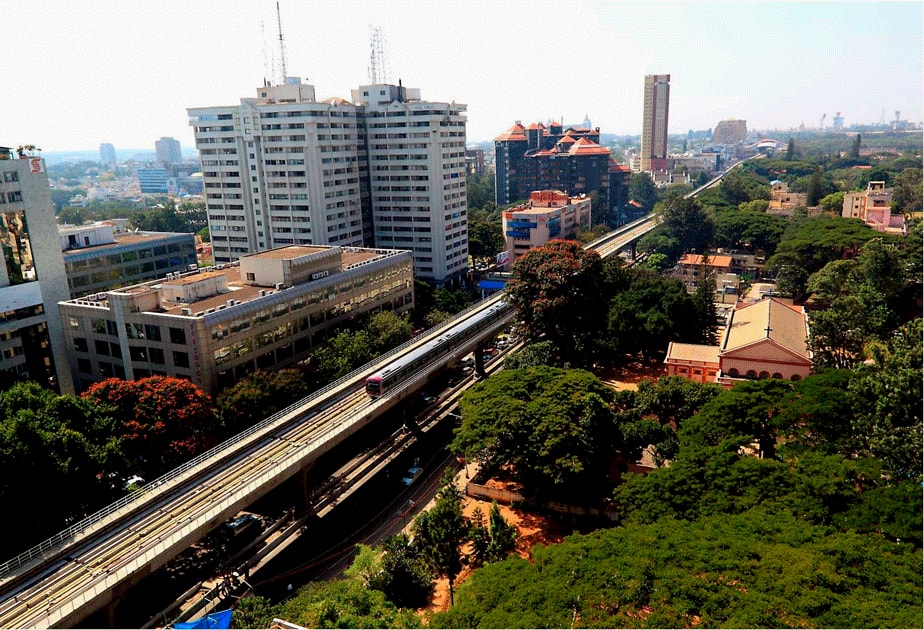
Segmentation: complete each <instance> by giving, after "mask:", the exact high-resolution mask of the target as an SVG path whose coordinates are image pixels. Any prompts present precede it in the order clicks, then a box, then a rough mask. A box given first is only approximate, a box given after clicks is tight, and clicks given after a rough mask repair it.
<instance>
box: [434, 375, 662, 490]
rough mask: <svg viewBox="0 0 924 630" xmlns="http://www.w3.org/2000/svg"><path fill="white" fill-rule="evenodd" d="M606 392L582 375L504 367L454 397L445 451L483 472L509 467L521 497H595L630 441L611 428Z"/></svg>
mask: <svg viewBox="0 0 924 630" xmlns="http://www.w3.org/2000/svg"><path fill="white" fill-rule="evenodd" d="M612 405H613V393H612V391H611V390H610V389H608V388H607V387H606V386H605V385H603V384H602V383H601V382H600V381H599V380H598V379H597V378H596V377H595V376H593V375H592V374H590V373H589V372H585V371H583V370H560V369H557V368H551V367H546V366H540V367H534V368H528V369H524V370H505V371H503V372H501V373H499V374H496V375H494V376H492V377H491V378H490V379H488V380H486V381H484V382H483V383H480V384H478V385H476V386H475V387H474V388H472V389H470V390H469V391H468V392H466V394H465V395H464V396H463V398H462V402H461V404H460V411H461V415H462V424H461V426H460V427H459V428H458V429H457V430H456V436H455V439H454V440H453V443H452V446H451V448H452V449H453V450H454V451H455V452H459V453H464V454H465V455H466V456H467V457H468V458H470V459H477V460H480V461H481V462H482V463H483V464H484V465H485V466H486V467H488V468H490V469H498V468H500V467H509V469H510V470H511V471H512V473H513V475H514V477H515V478H516V479H517V480H519V481H520V482H521V483H522V484H523V490H524V492H525V493H526V494H528V495H536V496H554V495H567V496H569V497H570V498H572V499H574V498H576V497H599V496H600V495H601V493H602V492H603V491H604V489H605V488H607V487H608V484H609V481H608V472H609V463H610V460H611V458H612V456H613V453H614V452H615V450H617V449H621V450H623V451H625V452H627V456H629V457H631V456H632V455H633V454H635V455H637V453H638V452H639V451H640V450H641V448H642V447H644V446H647V445H648V443H649V442H647V441H645V442H644V443H642V444H637V443H631V442H630V441H629V440H627V439H626V436H628V435H632V434H631V432H629V431H626V430H625V429H626V428H625V427H622V426H620V425H617V423H616V420H615V417H614V414H613V407H612Z"/></svg>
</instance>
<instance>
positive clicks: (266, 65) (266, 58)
mask: <svg viewBox="0 0 924 630" xmlns="http://www.w3.org/2000/svg"><path fill="white" fill-rule="evenodd" d="M260 44H261V46H262V48H263V51H262V52H263V86H264V87H266V84H267V80H268V79H269V78H270V77H271V76H273V75H271V74H270V70H269V68H270V64H269V55H268V54H266V28H265V26H264V24H263V20H260Z"/></svg>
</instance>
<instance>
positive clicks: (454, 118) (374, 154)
mask: <svg viewBox="0 0 924 630" xmlns="http://www.w3.org/2000/svg"><path fill="white" fill-rule="evenodd" d="M352 98H353V101H354V102H356V103H357V104H359V105H360V106H362V108H363V113H364V116H365V127H366V146H367V158H368V168H369V186H370V193H371V201H372V222H373V225H374V230H375V244H376V247H385V248H400V249H410V250H411V251H412V252H413V255H414V275H415V277H418V278H423V279H426V280H430V281H434V282H436V283H438V284H442V283H444V282H447V281H451V280H453V279H457V278H461V277H462V276H463V275H464V274H465V272H466V270H467V269H468V216H467V215H468V203H467V196H466V162H465V105H460V104H457V103H435V102H429V101H422V100H420V90H419V89H416V88H406V87H403V86H400V85H386V84H380V85H364V86H360V87H359V88H357V89H355V90H353V91H352Z"/></svg>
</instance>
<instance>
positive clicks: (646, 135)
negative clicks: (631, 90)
mask: <svg viewBox="0 0 924 630" xmlns="http://www.w3.org/2000/svg"><path fill="white" fill-rule="evenodd" d="M670 93H671V75H669V74H649V75H646V76H645V98H644V114H643V118H642V156H641V157H642V163H641V168H642V170H643V171H646V172H650V171H654V170H665V169H666V168H667V167H666V160H667V118H668V110H669V105H670Z"/></svg>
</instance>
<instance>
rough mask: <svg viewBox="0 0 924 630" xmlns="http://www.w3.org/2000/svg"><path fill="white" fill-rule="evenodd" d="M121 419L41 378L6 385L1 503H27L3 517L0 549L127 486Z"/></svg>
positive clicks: (0, 400)
mask: <svg viewBox="0 0 924 630" xmlns="http://www.w3.org/2000/svg"><path fill="white" fill-rule="evenodd" d="M117 424H118V423H117V421H116V419H115V416H114V415H113V414H112V413H110V410H107V409H105V408H102V407H100V406H99V405H97V404H96V403H95V402H94V401H92V400H87V399H82V398H76V397H74V396H58V395H56V394H54V393H53V392H51V391H50V390H47V389H43V388H41V387H39V386H38V385H37V384H35V383H16V384H14V385H13V386H12V387H10V388H9V389H6V390H4V391H2V392H0V503H2V504H3V505H5V506H8V507H9V508H10V509H11V510H12V508H13V506H23V507H27V508H28V509H27V511H26V512H23V514H22V515H21V516H20V517H13V516H9V517H8V518H4V519H2V520H0V534H2V536H0V541H2V542H0V553H4V554H5V557H11V556H13V555H14V554H16V553H19V552H21V551H23V550H25V549H26V548H28V547H29V546H31V545H33V544H37V543H38V542H40V541H41V540H43V539H44V538H47V537H49V536H51V535H53V534H56V533H57V532H59V531H61V530H62V529H64V528H65V527H66V526H67V524H68V522H69V521H73V520H74V519H77V518H81V517H83V516H84V514H86V513H90V512H93V511H95V510H97V509H99V508H101V507H102V506H103V505H105V504H106V502H107V501H109V500H111V499H112V498H114V495H115V494H118V493H119V492H120V491H121V490H122V488H121V482H120V481H119V480H120V479H121V474H122V473H124V470H125V468H124V464H123V461H122V457H121V452H120V450H119V446H120V445H119V442H118V440H117V439H116V437H115V436H116V434H117V429H116V427H117ZM110 474H112V475H114V478H115V481H114V482H113V480H112V479H110V477H109V475H110ZM111 483H114V484H115V485H116V486H117V487H116V489H112V488H111V487H110V484H111ZM39 497H41V499H39Z"/></svg>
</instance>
